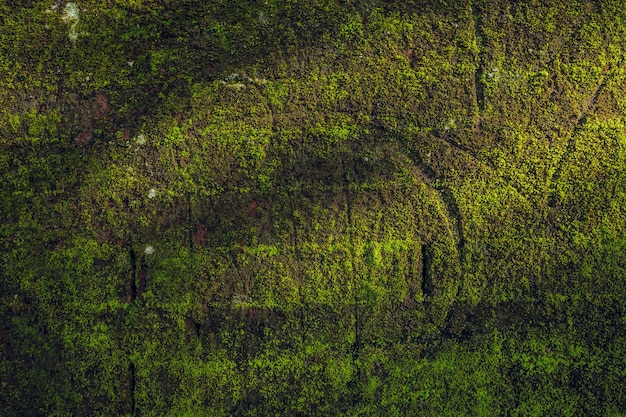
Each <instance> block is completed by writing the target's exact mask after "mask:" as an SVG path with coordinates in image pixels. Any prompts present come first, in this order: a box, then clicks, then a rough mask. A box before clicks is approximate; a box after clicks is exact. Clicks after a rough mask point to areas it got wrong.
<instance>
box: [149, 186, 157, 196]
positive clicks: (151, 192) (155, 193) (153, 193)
mask: <svg viewBox="0 0 626 417" xmlns="http://www.w3.org/2000/svg"><path fill="white" fill-rule="evenodd" d="M156 195H157V192H156V190H155V189H154V188H150V191H148V198H154V197H156Z"/></svg>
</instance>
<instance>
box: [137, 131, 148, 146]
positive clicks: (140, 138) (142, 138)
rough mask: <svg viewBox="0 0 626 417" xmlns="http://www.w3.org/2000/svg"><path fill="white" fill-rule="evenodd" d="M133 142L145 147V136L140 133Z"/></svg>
mask: <svg viewBox="0 0 626 417" xmlns="http://www.w3.org/2000/svg"><path fill="white" fill-rule="evenodd" d="M135 140H136V141H137V145H145V143H146V136H145V135H144V134H143V133H140V134H139V135H137V138H136V139H135Z"/></svg>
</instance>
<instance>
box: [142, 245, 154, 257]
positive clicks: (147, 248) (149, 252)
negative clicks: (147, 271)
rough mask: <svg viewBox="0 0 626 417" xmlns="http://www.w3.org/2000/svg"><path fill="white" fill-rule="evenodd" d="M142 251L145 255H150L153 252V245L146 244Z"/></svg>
mask: <svg viewBox="0 0 626 417" xmlns="http://www.w3.org/2000/svg"><path fill="white" fill-rule="evenodd" d="M143 253H145V254H146V255H152V254H153V253H154V246H152V245H148V246H146V248H145V249H144V250H143Z"/></svg>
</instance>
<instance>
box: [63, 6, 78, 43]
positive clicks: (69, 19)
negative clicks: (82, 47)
mask: <svg viewBox="0 0 626 417" xmlns="http://www.w3.org/2000/svg"><path fill="white" fill-rule="evenodd" d="M61 19H63V21H64V22H65V23H67V24H68V25H70V31H69V32H68V34H67V36H68V37H69V38H70V40H71V41H72V42H74V41H75V40H76V39H78V32H76V26H77V25H78V22H79V21H80V12H79V10H78V6H76V4H75V3H67V4H66V5H65V8H64V9H63V14H62V15H61Z"/></svg>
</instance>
